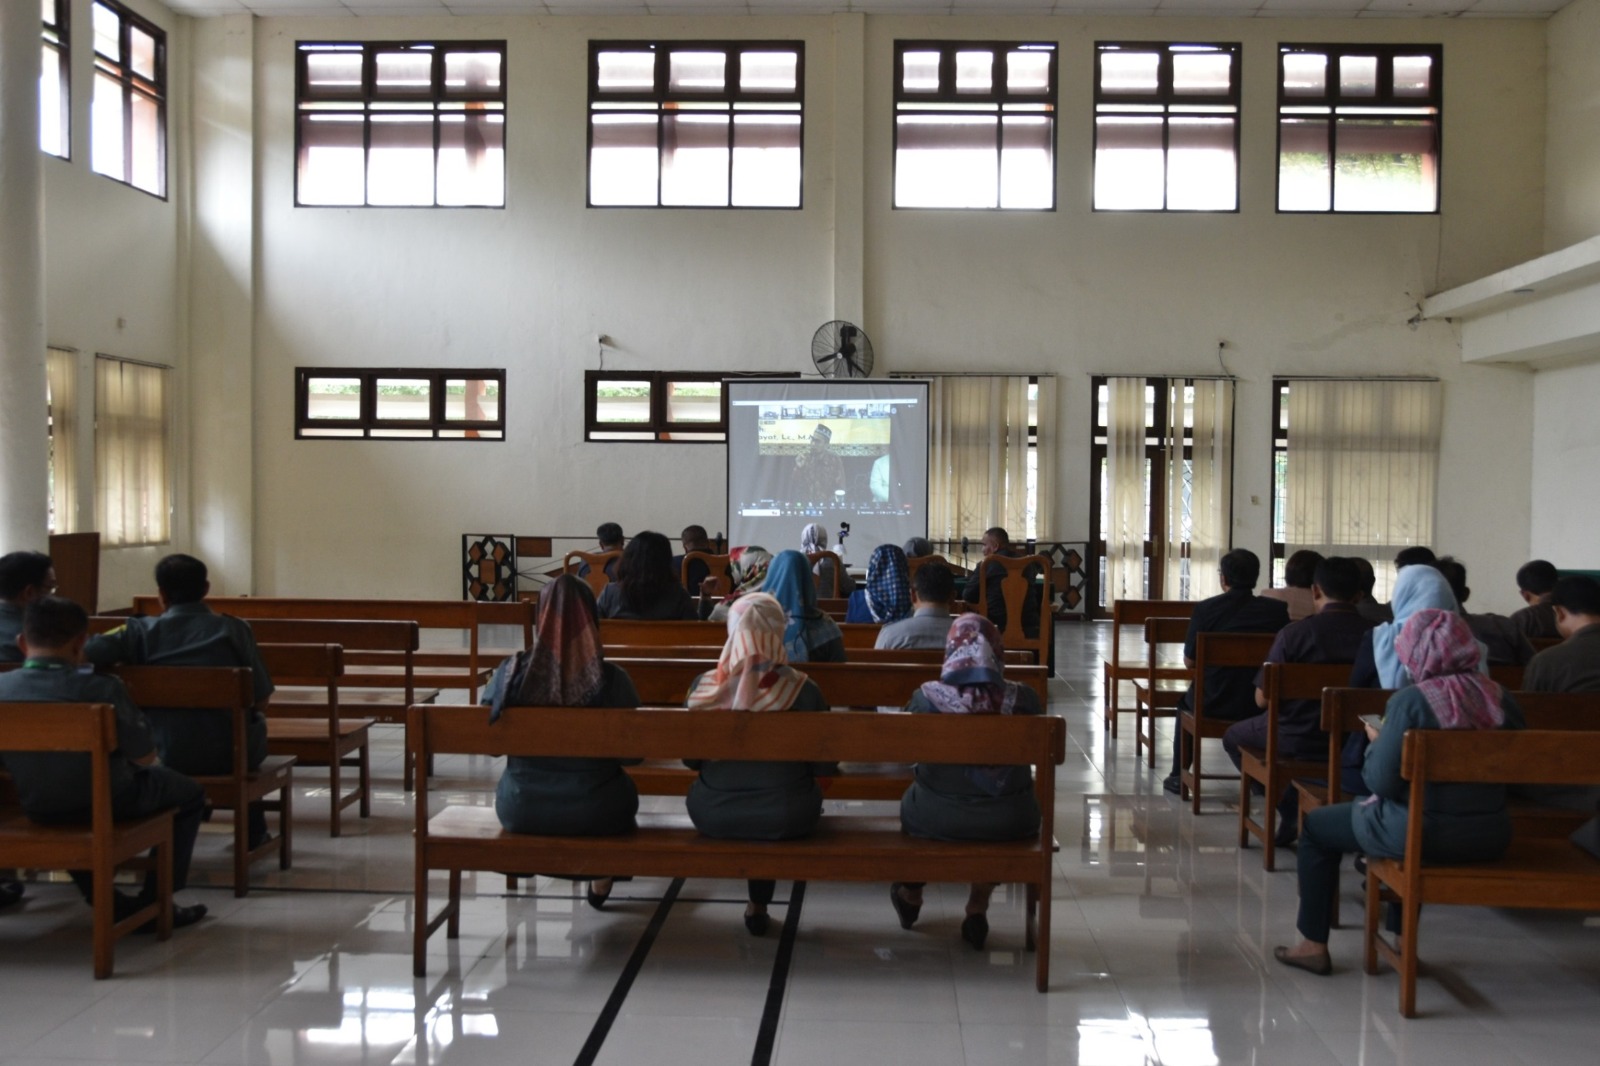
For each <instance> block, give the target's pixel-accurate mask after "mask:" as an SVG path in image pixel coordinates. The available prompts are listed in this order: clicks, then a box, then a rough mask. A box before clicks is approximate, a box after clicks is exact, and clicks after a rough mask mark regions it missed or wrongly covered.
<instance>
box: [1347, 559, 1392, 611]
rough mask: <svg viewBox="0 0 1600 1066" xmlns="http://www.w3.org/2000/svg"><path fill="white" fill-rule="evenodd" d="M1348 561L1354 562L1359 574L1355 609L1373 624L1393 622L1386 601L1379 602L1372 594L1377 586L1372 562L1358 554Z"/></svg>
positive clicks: (1376, 576)
mask: <svg viewBox="0 0 1600 1066" xmlns="http://www.w3.org/2000/svg"><path fill="white" fill-rule="evenodd" d="M1350 561H1351V562H1353V563H1355V564H1356V570H1357V571H1359V572H1360V574H1361V595H1360V596H1358V597H1356V610H1358V611H1360V612H1361V617H1362V618H1365V619H1366V620H1367V621H1369V622H1371V623H1372V624H1373V625H1378V624H1379V623H1380V622H1393V621H1394V611H1392V610H1391V609H1390V608H1389V605H1388V604H1387V603H1379V602H1378V600H1377V598H1376V597H1375V596H1373V595H1372V590H1373V589H1375V588H1377V587H1378V575H1377V573H1376V572H1375V571H1374V570H1373V569H1372V563H1371V562H1369V561H1368V560H1366V559H1362V558H1360V557H1359V556H1352V557H1351V559H1350Z"/></svg>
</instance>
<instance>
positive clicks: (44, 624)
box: [22, 596, 89, 648]
mask: <svg viewBox="0 0 1600 1066" xmlns="http://www.w3.org/2000/svg"><path fill="white" fill-rule="evenodd" d="M88 631H89V612H87V611H85V610H84V609H83V608H82V607H79V606H78V605H77V604H76V603H73V602H72V601H71V600H69V599H67V598H66V597H65V596H40V597H39V598H38V599H36V600H34V601H32V602H31V603H29V604H28V606H27V607H26V608H25V609H24V610H23V612H22V639H23V640H24V641H26V642H27V643H28V645H29V646H30V647H34V648H60V647H63V646H65V645H67V644H70V643H72V642H73V641H74V640H76V639H77V638H78V637H81V636H82V635H83V634H84V633H86V632H88Z"/></svg>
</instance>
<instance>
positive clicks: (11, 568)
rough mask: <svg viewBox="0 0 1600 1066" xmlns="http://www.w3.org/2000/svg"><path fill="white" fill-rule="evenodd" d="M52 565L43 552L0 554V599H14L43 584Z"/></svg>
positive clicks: (48, 557)
mask: <svg viewBox="0 0 1600 1066" xmlns="http://www.w3.org/2000/svg"><path fill="white" fill-rule="evenodd" d="M53 565H55V564H53V563H52V562H51V561H50V556H48V555H46V554H45V553H44V552H28V551H23V552H9V553H7V554H6V555H0V600H14V599H16V598H17V597H19V596H21V595H22V594H23V593H24V592H26V591H27V590H28V589H31V588H34V587H35V586H37V585H43V584H44V579H45V575H46V574H48V573H49V572H50V567H51V566H53Z"/></svg>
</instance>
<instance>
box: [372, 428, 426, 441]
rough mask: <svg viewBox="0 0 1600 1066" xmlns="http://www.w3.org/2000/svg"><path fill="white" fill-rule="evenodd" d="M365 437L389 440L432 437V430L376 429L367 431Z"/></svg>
mask: <svg viewBox="0 0 1600 1066" xmlns="http://www.w3.org/2000/svg"><path fill="white" fill-rule="evenodd" d="M367 436H369V437H372V438H384V437H388V438H391V439H393V438H399V437H412V438H416V437H431V436H433V430H431V429H376V428H374V429H372V430H369V431H368V433H367Z"/></svg>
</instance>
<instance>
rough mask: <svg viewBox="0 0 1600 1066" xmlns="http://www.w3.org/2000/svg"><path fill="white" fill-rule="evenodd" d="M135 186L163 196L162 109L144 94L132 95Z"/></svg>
mask: <svg viewBox="0 0 1600 1066" xmlns="http://www.w3.org/2000/svg"><path fill="white" fill-rule="evenodd" d="M132 148H133V184H134V186H135V187H136V188H140V189H143V190H144V191H145V192H150V193H155V194H156V195H158V196H159V195H160V194H161V108H160V107H159V106H158V105H157V104H156V102H155V101H154V100H152V99H150V98H149V97H147V96H144V95H143V94H141V93H134V94H133V145H132Z"/></svg>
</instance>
